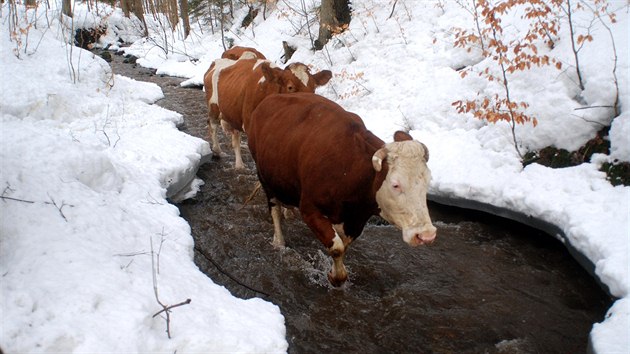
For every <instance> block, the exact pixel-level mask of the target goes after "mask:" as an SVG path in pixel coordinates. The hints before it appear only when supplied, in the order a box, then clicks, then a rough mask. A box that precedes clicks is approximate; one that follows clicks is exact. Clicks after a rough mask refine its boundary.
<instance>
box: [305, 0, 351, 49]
mask: <svg viewBox="0 0 630 354" xmlns="http://www.w3.org/2000/svg"><path fill="white" fill-rule="evenodd" d="M348 23H350V0H322V5H321V8H320V13H319V37H318V38H317V40H315V43H313V46H314V47H315V49H317V50H319V49H322V48H323V47H324V46H325V45H326V43H328V40H329V39H330V38H332V35H333V33H338V32H339V31H340V27H341V26H342V25H345V24H348Z"/></svg>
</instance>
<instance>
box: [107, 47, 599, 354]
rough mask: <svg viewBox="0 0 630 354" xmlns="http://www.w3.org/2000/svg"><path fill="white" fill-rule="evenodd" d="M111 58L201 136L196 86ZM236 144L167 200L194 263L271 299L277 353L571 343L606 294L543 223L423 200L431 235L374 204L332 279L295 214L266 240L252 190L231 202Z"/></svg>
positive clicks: (540, 349) (571, 347)
mask: <svg viewBox="0 0 630 354" xmlns="http://www.w3.org/2000/svg"><path fill="white" fill-rule="evenodd" d="M116 60H117V61H118V62H119V61H120V58H116ZM114 68H115V71H116V72H118V73H121V74H123V75H127V76H131V77H134V78H136V79H138V80H145V81H152V82H156V83H158V84H159V85H160V86H161V87H162V89H163V90H164V92H165V95H166V99H164V100H162V101H160V102H158V104H160V105H161V106H164V107H166V108H169V109H172V110H176V111H178V112H180V113H182V114H183V115H184V117H185V120H186V122H185V124H184V125H183V126H182V127H181V128H182V130H184V131H186V132H188V133H190V134H192V135H196V136H199V137H204V138H205V137H206V134H207V132H206V107H205V103H204V99H203V92H202V91H200V90H197V89H182V88H179V86H178V84H179V82H180V81H181V80H180V79H175V78H169V77H159V76H155V75H153V73H152V71H150V70H146V69H141V68H134V67H133V66H132V65H122V64H120V63H115V64H114ZM220 137H221V138H222V144H223V148H224V151H225V152H228V153H230V152H231V148H230V147H229V141H228V139H226V138H225V137H224V136H223V135H221V134H220ZM243 158H244V161H245V163H246V164H247V165H248V166H249V170H248V171H242V172H241V171H235V170H234V169H233V168H232V163H233V156H229V157H228V158H227V159H223V160H214V161H213V162H212V163H209V164H206V165H204V166H202V168H201V169H200V171H199V173H198V176H199V177H200V178H202V179H203V180H204V181H205V185H204V186H203V187H202V189H201V191H200V193H199V194H198V195H197V197H195V198H194V199H192V200H188V201H186V202H184V203H182V204H180V205H178V206H179V208H180V211H181V213H182V216H183V217H184V218H185V219H186V220H187V221H188V222H189V223H190V225H191V227H192V233H193V237H194V239H195V244H196V246H195V248H196V252H195V262H196V263H197V264H198V266H199V268H200V269H201V270H202V271H204V272H205V273H206V274H208V275H209V276H210V277H211V278H212V280H213V281H214V282H216V283H218V284H222V285H224V286H225V287H227V288H228V289H229V290H230V291H231V292H232V293H233V294H234V295H235V296H239V297H243V298H250V297H254V296H258V297H262V298H264V299H266V300H269V301H272V302H273V303H275V304H277V305H278V306H280V309H281V311H282V313H283V314H284V316H285V318H286V327H287V340H288V342H289V352H290V353H324V352H339V353H584V352H585V351H586V347H587V340H588V333H589V332H590V329H591V326H592V324H593V323H595V322H599V321H601V320H602V319H603V316H604V314H605V312H606V310H607V309H608V307H609V305H610V303H611V302H610V299H609V297H608V296H607V295H606V294H605V293H604V292H603V291H602V290H601V289H600V288H599V287H598V285H597V284H596V282H595V280H594V279H592V278H591V277H590V276H589V275H588V274H587V273H586V272H585V271H584V270H583V269H582V268H581V267H580V266H579V265H578V264H577V263H576V262H575V261H574V260H573V259H572V258H571V256H570V255H569V254H568V252H567V251H566V250H565V248H564V246H563V245H562V244H561V243H560V242H558V241H556V240H555V239H553V238H552V237H550V236H549V235H546V234H543V233H541V232H539V231H537V230H535V229H531V228H529V227H527V226H524V225H522V224H518V223H514V222H510V221H507V220H505V219H501V218H498V217H493V216H489V215H487V214H482V213H478V212H471V211H466V210H461V209H457V208H452V207H445V206H440V205H438V204H435V203H431V204H430V205H429V208H430V213H431V216H432V219H433V220H434V224H435V226H436V227H437V228H438V238H437V240H436V242H435V243H434V244H433V245H431V246H429V247H420V248H410V247H409V246H407V245H406V244H405V243H404V242H403V241H402V237H401V234H400V232H399V231H397V230H396V229H395V228H393V227H391V226H388V225H384V224H383V223H381V222H380V220H379V219H378V218H374V219H373V220H371V222H370V224H368V226H367V227H366V228H365V231H364V233H363V235H362V236H361V237H360V238H359V239H357V241H356V242H354V243H353V244H352V246H351V247H350V250H349V251H348V253H347V256H346V266H347V267H348V270H349V273H350V278H349V281H348V283H347V284H346V285H345V286H344V287H343V288H341V289H335V288H332V287H330V286H329V285H328V281H327V279H326V273H327V272H328V270H329V268H330V264H331V260H330V258H329V257H328V256H327V255H326V254H325V252H324V248H323V247H322V246H321V244H319V242H318V241H317V240H316V239H315V238H314V236H313V235H312V234H311V232H310V230H308V228H307V227H306V226H305V225H304V224H303V223H302V222H301V221H300V220H299V218H294V219H291V220H288V221H285V223H284V231H285V237H286V242H287V249H285V250H283V251H278V250H275V249H274V248H273V247H272V246H271V244H270V242H271V239H272V234H273V226H272V222H271V217H270V216H269V214H268V210H267V207H266V201H265V198H264V196H263V195H262V192H261V193H259V194H258V195H256V196H254V197H253V198H252V199H251V201H250V202H249V203H248V204H247V205H244V201H245V200H246V199H247V198H248V196H249V195H250V192H251V191H252V190H253V188H254V185H255V183H256V180H257V179H256V176H255V173H254V169H255V166H254V164H253V161H252V159H251V157H250V156H249V154H248V153H247V149H246V148H245V149H244V156H243ZM234 279H235V280H236V281H235V280H234ZM237 281H238V282H240V283H242V284H244V285H241V284H239V283H238V282H237ZM252 289H253V290H252Z"/></svg>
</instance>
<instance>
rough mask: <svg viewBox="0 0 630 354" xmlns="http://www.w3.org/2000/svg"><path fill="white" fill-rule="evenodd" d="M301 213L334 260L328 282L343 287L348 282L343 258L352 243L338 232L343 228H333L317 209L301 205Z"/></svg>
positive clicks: (336, 226)
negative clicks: (347, 247)
mask: <svg viewBox="0 0 630 354" xmlns="http://www.w3.org/2000/svg"><path fill="white" fill-rule="evenodd" d="M300 213H301V214H302V219H303V220H304V222H305V223H306V225H308V227H309V228H310V229H311V230H312V231H313V232H314V233H315V235H316V236H317V238H318V239H319V241H320V242H321V243H322V244H323V245H324V247H326V248H327V249H328V254H329V255H330V256H331V257H332V259H333V263H332V269H331V271H330V272H329V273H328V281H330V283H331V284H332V285H333V286H336V287H338V286H341V285H343V283H345V282H346V280H348V271H347V270H346V266H345V265H344V264H343V257H344V255H345V253H346V246H347V245H348V244H349V243H350V240H349V238H347V237H346V236H345V234H343V232H342V234H341V235H340V234H339V233H338V232H337V230H343V227H339V226H338V225H335V226H333V225H332V224H331V223H330V221H329V220H328V218H327V217H325V216H324V215H322V214H321V213H320V212H319V211H318V210H317V209H315V208H311V207H308V206H304V205H301V206H300Z"/></svg>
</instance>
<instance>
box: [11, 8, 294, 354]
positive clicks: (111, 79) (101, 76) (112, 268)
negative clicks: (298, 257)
mask: <svg viewBox="0 0 630 354" xmlns="http://www.w3.org/2000/svg"><path fill="white" fill-rule="evenodd" d="M4 7H5V8H6V5H4ZM5 10H6V9H3V12H2V13H3V14H5V13H7V12H5ZM54 21H56V20H54ZM7 23H8V21H5V18H3V21H2V31H3V32H4V33H5V34H6V33H8V31H9V29H8V28H7ZM52 28H55V24H54V23H53V25H52ZM30 31H31V32H30V34H29V35H30V36H31V37H30V38H37V39H40V38H41V42H40V43H39V47H38V48H37V50H31V51H28V52H27V53H22V55H20V58H19V59H18V57H16V55H14V52H13V51H12V50H11V49H12V48H14V47H15V43H14V42H9V40H8V36H6V35H5V36H2V38H1V39H0V40H1V41H2V42H1V43H0V58H1V61H2V66H1V67H0V77H2V78H3V80H2V90H1V96H0V106H1V107H2V110H1V116H0V119H1V121H2V139H1V140H0V146H1V150H0V162H1V168H0V186H1V188H2V197H3V199H2V201H1V202H0V207H1V212H2V218H1V219H0V273H1V274H2V282H1V294H2V312H1V314H0V317H1V318H2V321H1V322H0V326H1V327H0V343H1V345H2V350H3V351H4V352H7V353H18V352H169V353H172V352H235V351H238V352H283V351H286V349H287V342H286V340H285V328H284V317H283V316H282V315H281V313H280V310H279V309H278V307H277V306H275V305H273V304H271V303H268V302H265V301H263V300H260V299H251V300H242V299H238V298H235V297H233V296H232V295H231V294H230V293H229V292H228V291H227V290H226V289H225V288H223V287H221V286H218V285H216V284H214V283H212V281H210V280H209V279H208V278H207V277H206V276H205V275H204V274H202V273H201V272H200V271H199V269H198V268H197V267H196V266H195V264H194V263H193V240H192V237H191V235H190V227H189V225H188V224H187V223H186V222H185V221H184V220H183V219H182V218H180V217H179V211H178V209H177V208H176V207H175V206H173V205H171V204H169V203H168V202H167V201H166V198H167V197H169V196H171V195H172V194H175V193H177V192H180V191H182V190H183V191H182V192H183V193H184V194H186V188H185V186H186V185H189V184H190V183H191V181H192V182H193V183H192V184H193V186H194V185H195V184H198V182H195V181H194V175H195V173H196V171H197V168H198V166H199V164H200V163H201V161H202V159H203V158H206V157H207V156H209V154H210V150H209V146H208V144H207V142H205V141H202V140H200V139H197V138H194V137H191V136H188V135H186V134H183V133H181V132H180V131H178V130H177V128H176V125H177V124H178V123H179V122H181V120H182V117H181V116H180V115H179V114H178V113H175V112H171V111H168V110H165V109H162V108H160V107H158V106H155V105H151V103H153V102H154V101H155V100H157V99H159V98H161V97H162V92H161V90H160V88H159V87H157V86H156V85H154V84H148V83H141V82H137V81H134V80H131V79H128V78H125V77H121V76H118V75H113V74H112V72H111V69H110V68H109V66H108V64H107V63H105V62H104V61H103V60H101V59H100V58H98V57H95V56H94V55H93V54H92V53H90V52H87V51H84V50H81V49H78V48H71V47H69V46H66V45H64V44H63V43H62V42H60V40H59V38H57V37H55V32H56V31H54V30H51V31H47V32H41V31H39V30H35V29H30ZM57 33H59V32H57ZM152 249H153V250H154V252H153V253H152ZM153 255H155V257H153ZM158 255H159V258H158ZM152 260H153V262H152ZM154 273H155V276H156V283H154V281H153V275H154ZM154 286H156V287H157V290H158V292H159V299H160V301H161V302H162V303H164V304H167V305H173V304H176V303H179V302H182V301H184V300H186V299H191V303H190V304H188V305H184V306H181V307H178V308H175V309H173V310H172V312H171V316H170V318H171V320H170V330H171V335H172V339H168V338H167V333H166V321H165V319H164V314H162V315H158V316H156V317H153V314H155V313H156V312H158V311H159V310H160V309H161V306H160V305H158V303H157V301H156V298H155V294H154Z"/></svg>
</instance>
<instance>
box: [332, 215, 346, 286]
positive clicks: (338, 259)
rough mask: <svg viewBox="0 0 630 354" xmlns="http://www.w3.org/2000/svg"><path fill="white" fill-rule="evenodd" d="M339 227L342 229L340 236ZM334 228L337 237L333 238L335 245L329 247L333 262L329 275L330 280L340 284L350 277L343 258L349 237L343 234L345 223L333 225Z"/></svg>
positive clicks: (336, 284) (335, 284) (334, 283)
mask: <svg viewBox="0 0 630 354" xmlns="http://www.w3.org/2000/svg"><path fill="white" fill-rule="evenodd" d="M338 229H341V230H342V235H343V236H340V235H339V233H338V232H337V230H338ZM333 230H334V231H335V238H333V245H332V246H331V247H330V248H329V249H328V252H329V253H330V255H331V257H332V259H333V263H332V270H331V271H330V274H329V275H328V277H329V280H330V282H331V283H332V284H333V285H334V286H340V285H341V284H343V282H345V281H346V279H348V271H347V270H346V266H345V265H344V264H343V258H344V255H345V253H346V240H345V239H348V237H346V236H345V234H343V224H338V225H333Z"/></svg>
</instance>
